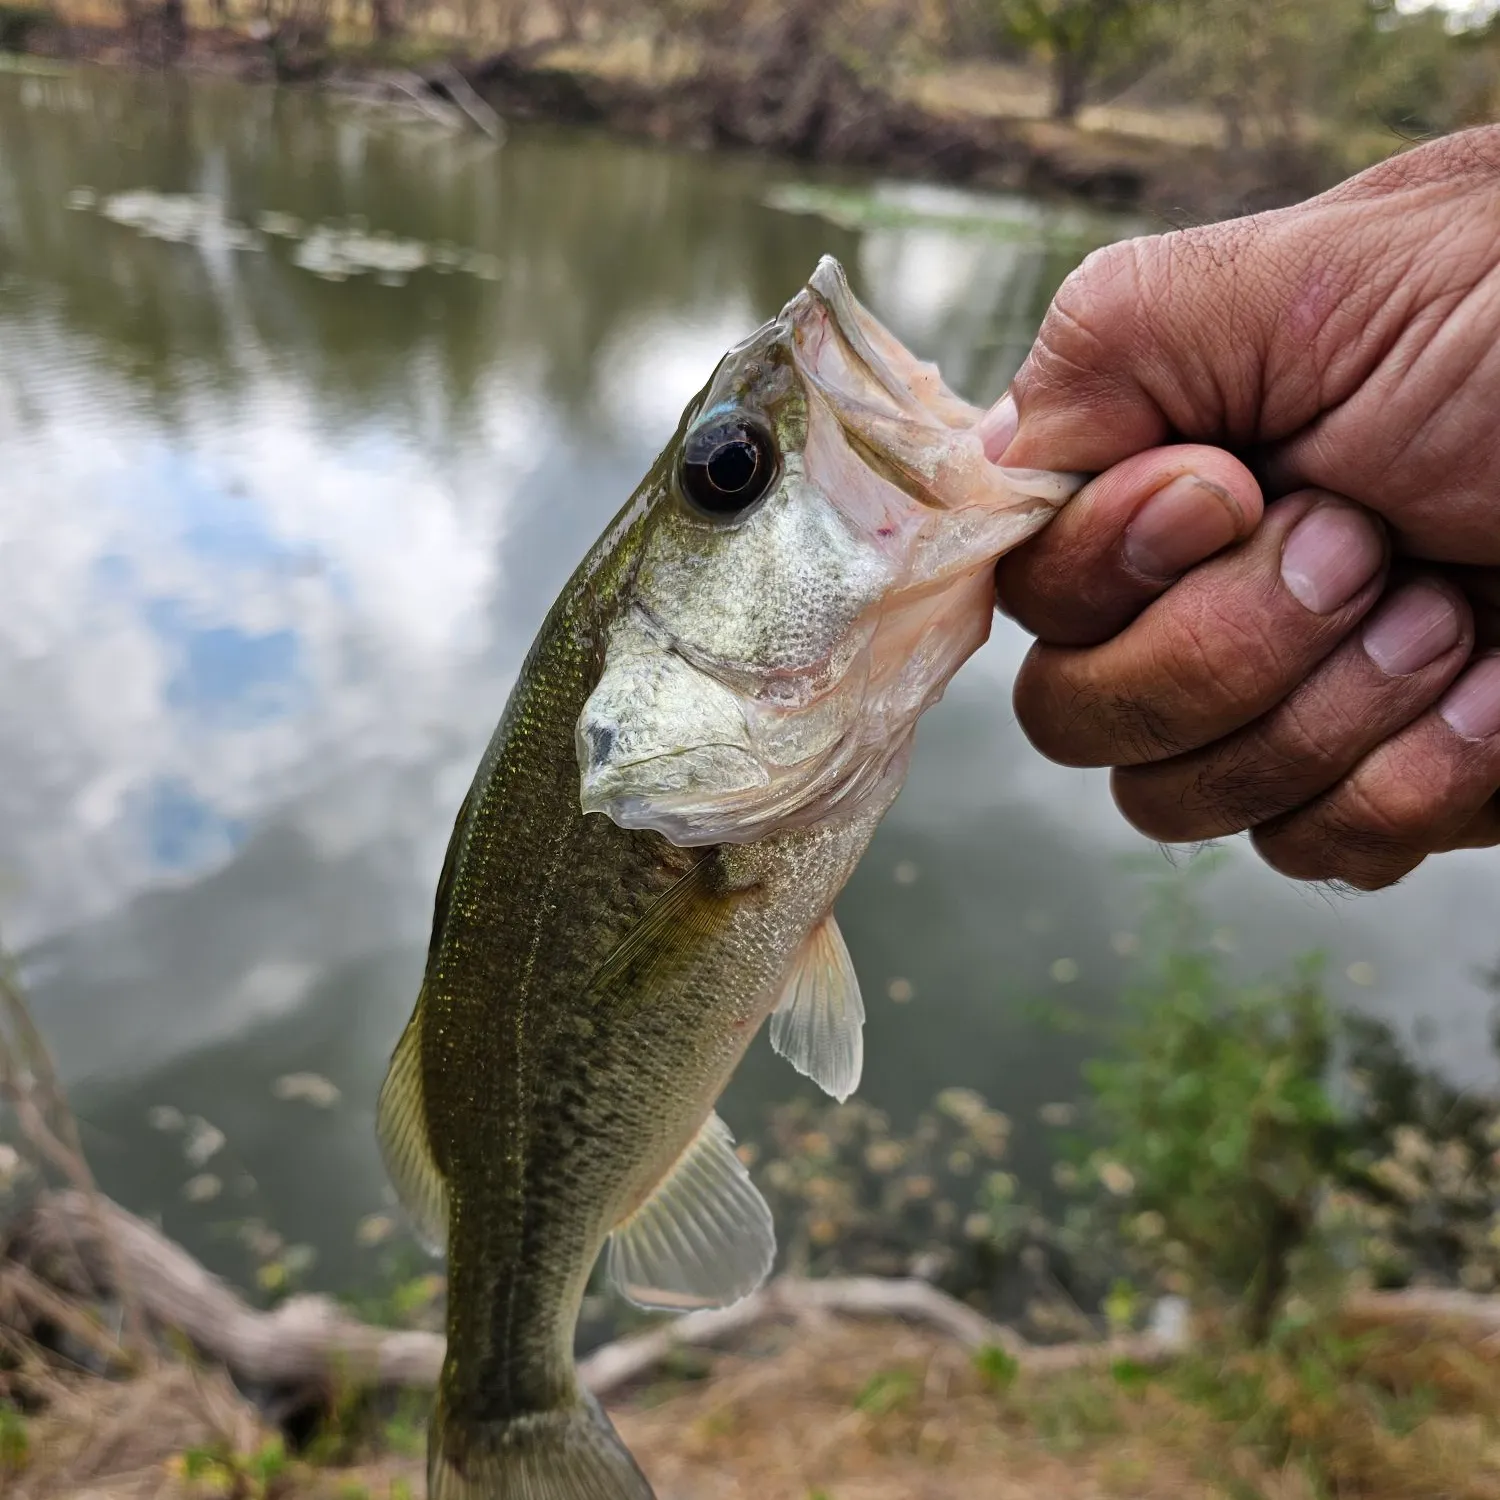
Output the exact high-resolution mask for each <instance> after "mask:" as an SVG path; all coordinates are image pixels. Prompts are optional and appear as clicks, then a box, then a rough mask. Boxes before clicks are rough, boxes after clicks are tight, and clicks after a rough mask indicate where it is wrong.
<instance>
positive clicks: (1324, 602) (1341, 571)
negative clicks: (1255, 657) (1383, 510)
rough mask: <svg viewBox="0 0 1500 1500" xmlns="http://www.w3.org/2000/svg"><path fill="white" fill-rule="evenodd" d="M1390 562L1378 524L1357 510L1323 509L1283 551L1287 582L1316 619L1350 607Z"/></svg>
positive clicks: (1294, 531) (1315, 512)
mask: <svg viewBox="0 0 1500 1500" xmlns="http://www.w3.org/2000/svg"><path fill="white" fill-rule="evenodd" d="M1384 560H1385V548H1384V547H1383V546H1382V544H1381V538H1380V533H1379V531H1377V530H1376V528H1375V523H1374V522H1373V521H1372V520H1370V518H1369V517H1368V516H1366V515H1365V514H1364V512H1363V511H1359V510H1356V509H1355V508H1354V507H1353V506H1352V505H1320V506H1318V507H1317V508H1316V509H1315V510H1312V511H1309V512H1308V514H1307V515H1305V516H1304V517H1303V518H1302V519H1301V520H1300V521H1299V522H1298V523H1297V524H1296V525H1295V526H1294V527H1293V528H1292V532H1291V535H1290V536H1288V537H1287V539H1286V541H1285V543H1284V544H1283V545H1282V549H1281V581H1282V582H1283V583H1284V584H1285V585H1286V586H1287V589H1288V591H1289V592H1290V593H1291V595H1292V597H1293V598H1294V599H1296V600H1297V601H1298V602H1299V603H1301V604H1305V605H1306V606H1307V607H1308V609H1310V610H1311V611H1312V612H1313V613H1314V614H1315V615H1328V614H1332V613H1333V611H1334V610H1336V609H1337V608H1338V607H1339V606H1340V605H1341V604H1347V603H1348V602H1349V601H1350V600H1351V599H1352V598H1353V597H1354V596H1355V595H1356V594H1357V593H1358V592H1359V591H1360V590H1361V589H1362V588H1363V587H1364V586H1365V585H1366V584H1367V583H1368V582H1369V581H1370V580H1371V579H1372V578H1373V577H1374V576H1375V574H1376V573H1377V572H1379V571H1380V565H1381V563H1382V562H1383V561H1384Z"/></svg>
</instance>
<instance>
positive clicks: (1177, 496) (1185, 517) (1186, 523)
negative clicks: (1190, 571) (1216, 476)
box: [1124, 474, 1240, 578]
mask: <svg viewBox="0 0 1500 1500" xmlns="http://www.w3.org/2000/svg"><path fill="white" fill-rule="evenodd" d="M1239 531H1240V513H1239V511H1238V510H1237V509H1236V507H1235V503H1234V501H1233V500H1231V499H1230V498H1229V493H1228V491H1227V490H1222V489H1220V488H1219V486H1218V485H1216V484H1210V483H1209V482H1208V481H1207V480H1206V479H1199V478H1198V476H1197V475H1196V474H1179V475H1178V476H1177V478H1176V479H1174V480H1172V481H1171V482H1170V483H1169V484H1165V485H1163V486H1162V488H1161V489H1159V490H1157V492H1156V493H1155V494H1154V495H1152V496H1151V497H1150V498H1149V499H1148V500H1147V501H1146V503H1145V504H1144V505H1143V506H1141V508H1140V509H1139V510H1138V511H1136V513H1135V515H1134V516H1133V517H1132V518H1131V521H1130V524H1129V525H1128V526H1127V527H1126V528H1125V543H1124V552H1125V561H1126V562H1127V563H1128V564H1129V565H1130V566H1131V567H1132V568H1134V569H1135V571H1136V572H1137V573H1144V574H1145V575H1146V577H1147V578H1175V577H1177V575H1178V574H1179V573H1181V572H1183V571H1184V570H1185V569H1187V568H1190V567H1192V565H1193V564H1194V563H1196V562H1202V561H1203V559H1204V558H1205V557H1209V556H1211V555H1212V554H1213V553H1215V552H1217V551H1218V550H1219V548H1220V547H1227V546H1228V545H1229V544H1230V542H1232V541H1233V540H1234V539H1235V537H1237V536H1238V535H1239Z"/></svg>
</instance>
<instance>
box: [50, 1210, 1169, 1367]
mask: <svg viewBox="0 0 1500 1500" xmlns="http://www.w3.org/2000/svg"><path fill="white" fill-rule="evenodd" d="M101 1236H107V1237H108V1239H109V1241H110V1242H111V1244H112V1247H113V1254H114V1256H115V1258H116V1259H117V1261H118V1263H119V1264H120V1265H121V1267H122V1268H123V1270H124V1273H125V1274H126V1275H127V1276H128V1277H129V1278H130V1280H131V1282H132V1284H133V1288H134V1292H135V1295H136V1297H137V1299H138V1301H139V1303H140V1306H141V1310H142V1311H143V1312H144V1313H145V1315H146V1317H147V1318H148V1319H149V1320H150V1321H151V1322H152V1323H153V1324H155V1325H156V1326H158V1327H161V1328H169V1329H172V1330H174V1331H175V1332H177V1333H179V1334H181V1335H182V1336H183V1337H185V1338H186V1339H187V1340H188V1341H189V1342H190V1343H192V1344H193V1345H194V1346H195V1347H196V1348H197V1349H199V1350H200V1351H201V1352H202V1353H203V1354H204V1355H205V1356H207V1357H208V1358H210V1359H212V1360H214V1361H215V1362H217V1363H219V1364H222V1365H224V1366H225V1367H226V1368H228V1369H229V1370H231V1371H233V1372H234V1374H235V1375H236V1376H238V1377H239V1378H240V1379H241V1380H242V1381H243V1382H246V1383H248V1384H257V1385H266V1386H273V1387H299V1386H300V1387H307V1386H313V1387H329V1386H332V1385H333V1384H335V1383H336V1382H349V1381H357V1382H360V1383H364V1384H370V1385H379V1386H408V1387H415V1388H419V1389H420V1388H431V1387H432V1386H434V1385H435V1384H436V1383H437V1378H438V1372H439V1370H440V1369H441V1367H442V1362H443V1340H442V1338H441V1337H440V1336H439V1335H438V1334H435V1333H424V1332H418V1331H402V1330H397V1329H388V1328H376V1327H372V1326H371V1325H370V1324H367V1323H363V1322H360V1321H359V1320H358V1319H356V1318H353V1317H351V1316H350V1315H349V1314H348V1313H346V1312H345V1311H344V1310H343V1309H342V1308H340V1307H339V1306H338V1304H337V1303H335V1302H333V1301H332V1300H331V1299H329V1298H327V1297H319V1296H298V1297H291V1298H289V1299H288V1300H287V1301H286V1302H283V1303H282V1304H281V1305H280V1306H278V1307H276V1308H273V1309H271V1310H270V1311H267V1312H262V1311H258V1310H257V1309H255V1308H252V1307H251V1306H249V1304H248V1303H246V1302H245V1300H244V1299H243V1298H242V1297H241V1296H240V1295H239V1293H237V1292H236V1291H235V1290H234V1289H233V1288H232V1287H231V1286H230V1285H229V1284H228V1283H227V1282H225V1281H223V1280H221V1279H220V1278H219V1277H217V1276H214V1275H212V1274H211V1273H210V1272H209V1271H207V1270H206V1269H205V1268H204V1267H203V1266H202V1265H201V1264H200V1263H199V1262H198V1261H197V1260H195V1259H194V1258H193V1257H192V1256H191V1255H190V1254H188V1252H187V1251H186V1250H184V1249H183V1248H182V1246H180V1245H178V1244H176V1243H174V1242H173V1241H172V1240H170V1239H168V1238H167V1237H166V1235H164V1234H163V1233H162V1232H161V1231H160V1230H159V1229H157V1228H156V1227H155V1226H154V1225H152V1224H148V1223H147V1222H146V1221H145V1220H144V1219H141V1218H138V1217H137V1216H136V1215H135V1214H132V1213H130V1212H128V1211H127V1210H125V1209H123V1208H121V1207H120V1206H119V1205H118V1204H116V1203H111V1202H109V1201H108V1200H107V1199H101V1200H97V1201H96V1203H95V1204H93V1205H91V1204H90V1203H89V1202H88V1201H87V1200H86V1199H85V1198H84V1196H83V1194H81V1193H76V1192H56V1193H47V1194H44V1195H43V1196H42V1197H41V1198H39V1199H38V1200H37V1202H36V1204H35V1206H34V1208H33V1210H32V1212H31V1215H30V1218H29V1221H28V1223H27V1225H26V1227H25V1231H24V1235H23V1236H22V1238H23V1240H24V1245H25V1253H26V1259H27V1260H28V1261H29V1262H31V1263H32V1264H33V1265H37V1264H45V1263H46V1262H47V1261H48V1260H49V1259H51V1258H53V1257H55V1256H57V1255H60V1254H64V1253H66V1254H69V1255H71V1256H72V1257H74V1258H76V1260H77V1261H79V1262H81V1263H82V1264H83V1266H84V1267H85V1268H86V1269H87V1271H88V1274H89V1275H90V1277H91V1278H92V1279H93V1280H94V1282H95V1285H96V1289H99V1290H103V1289H106V1288H107V1287H108V1285H109V1274H108V1265H109V1262H108V1261H107V1260H106V1256H105V1248H106V1247H105V1246H104V1244H103V1243H102V1240H101ZM828 1316H843V1317H882V1318H896V1319H902V1320H905V1321H908V1322H913V1323H921V1324H924V1325H926V1326H927V1327H930V1328H933V1329H936V1330H937V1331H938V1332H940V1333H942V1334H945V1335H946V1336H947V1337H949V1338H952V1339H954V1340H955V1341H957V1342H958V1343H960V1344H962V1345H963V1346H964V1347H966V1348H970V1349H978V1348H982V1347H984V1346H986V1345H994V1346H996V1347H998V1348H1001V1349H1003V1350H1005V1352H1006V1353H1007V1354H1009V1355H1010V1356H1011V1357H1012V1358H1014V1359H1015V1360H1016V1361H1017V1362H1018V1364H1019V1365H1020V1366H1021V1367H1022V1368H1023V1369H1025V1370H1036V1371H1037V1372H1043V1371H1054V1370H1060V1369H1076V1368H1079V1367H1081V1366H1084V1365H1092V1364H1109V1363H1111V1362H1113V1361H1116V1360H1120V1359H1131V1360H1136V1361H1140V1362H1144V1363H1153V1362H1159V1361H1161V1360H1163V1359H1166V1358H1169V1357H1170V1356H1171V1355H1172V1354H1173V1353H1175V1352H1176V1351H1177V1349H1178V1348H1179V1347H1180V1343H1181V1341H1180V1338H1178V1337H1175V1336H1167V1335H1162V1334H1142V1335H1138V1336H1136V1337H1133V1338H1127V1339H1110V1340H1104V1341H1101V1342H1099V1343H1078V1344H1064V1345H1056V1346H1051V1347H1038V1346H1034V1345H1031V1344H1028V1343H1027V1342H1026V1340H1025V1339H1023V1338H1022V1337H1021V1336H1020V1335H1019V1334H1017V1333H1016V1332H1015V1331H1014V1330H1012V1329H1009V1328H1005V1327H1002V1326H1001V1325H999V1324H997V1323H992V1322H991V1321H990V1320H989V1319H988V1318H986V1317H984V1316H983V1315H982V1314H980V1313H978V1312H976V1311H975V1310H974V1309H973V1308H972V1307H967V1306H965V1305H964V1304H963V1303H962V1302H959V1301H956V1300H955V1299H954V1298H952V1297H949V1296H948V1295H947V1294H946V1293H944V1292H941V1291H939V1290H938V1289H937V1288H936V1287H934V1286H931V1285H930V1284H928V1283H927V1282H925V1281H920V1280H917V1279H915V1278H899V1279H885V1278H880V1277H864V1276H855V1277H840V1278H835V1279H830V1280H826V1281H824V1280H819V1281H811V1280H804V1279H802V1278H799V1277H792V1276H782V1277H778V1278H777V1279H776V1280H775V1281H772V1282H770V1283H768V1284H767V1285H766V1286H764V1287H762V1288H761V1289H760V1290H759V1291H758V1292H755V1293H752V1295H750V1296H749V1297H746V1298H745V1299H744V1300H743V1301H741V1302H737V1303H735V1304H734V1306H732V1307H725V1308H714V1309H706V1310H704V1311H701V1312H693V1313H688V1314H687V1315H685V1316H683V1317H680V1318H674V1319H673V1320H672V1321H671V1322H668V1323H664V1324H662V1325H660V1326H658V1327H655V1328H651V1329H647V1330H646V1331H644V1332H641V1333H636V1334H631V1335H629V1336H627V1337H625V1338H622V1339H618V1340H616V1341H615V1342H614V1343H610V1344H606V1345H604V1346H603V1347H602V1348H599V1349H596V1350H594V1352H593V1353H592V1354H590V1355H589V1356H588V1357H587V1358H586V1359H584V1360H583V1361H582V1363H581V1365H580V1367H579V1368H580V1374H581V1375H582V1377H583V1380H584V1381H585V1383H586V1384H587V1385H588V1386H589V1388H590V1389H591V1390H593V1391H595V1392H596V1393H598V1394H601V1395H603V1394H606V1393H609V1392H611V1391H616V1390H619V1389H620V1388H621V1387H622V1386H625V1385H628V1384H629V1383H630V1382H632V1381H634V1380H639V1379H641V1378H642V1377H644V1376H646V1375H649V1374H650V1373H651V1372H652V1371H653V1370H654V1369H656V1368H657V1367H659V1366H660V1365H661V1364H662V1363H663V1362H664V1361H665V1360H666V1359H667V1358H668V1357H669V1356H670V1355H671V1354H672V1352H673V1351H674V1350H676V1349H679V1348H683V1347H706V1346H710V1345H714V1344H719V1343H723V1342H725V1341H727V1340H731V1339H734V1338H736V1337H739V1336H741V1335H743V1334H745V1333H747V1332H749V1331H751V1330H752V1329H755V1328H757V1327H760V1326H763V1325H767V1324H773V1323H786V1322H791V1323H795V1322H805V1321H808V1320H810V1319H816V1318H819V1317H828Z"/></svg>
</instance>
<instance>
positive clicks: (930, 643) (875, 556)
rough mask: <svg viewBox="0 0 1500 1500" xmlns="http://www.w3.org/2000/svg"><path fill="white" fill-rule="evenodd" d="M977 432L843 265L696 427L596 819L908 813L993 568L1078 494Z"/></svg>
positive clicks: (967, 409) (725, 375)
mask: <svg viewBox="0 0 1500 1500" xmlns="http://www.w3.org/2000/svg"><path fill="white" fill-rule="evenodd" d="M980 415H981V409H980V408H979V407H976V406H974V405H972V404H970V403H969V402H967V401H965V400H963V399H962V398H961V397H959V396H957V395H955V394H954V393H953V392H952V391H951V390H949V388H948V386H947V385H946V384H945V383H944V381H943V378H942V376H941V374H940V373H939V372H938V369H937V367H936V366H935V365H933V364H931V363H929V362H927V361H924V360H921V359H918V358H917V357H916V356H915V355H914V354H912V353H911V352H910V351H909V350H908V349H907V348H906V347H905V345H904V344H902V342H901V341H900V340H899V339H897V338H896V337H895V335H893V334H892V333H890V332H889V331H888V330H887V329H886V328H885V327H884V326H882V324H881V323H880V322H879V320H878V319H877V318H875V317H874V316H873V315H872V314H871V313H870V312H869V311H867V310H866V309H865V308H864V307H862V306H861V305H860V303H859V301H858V300H857V299H856V298H855V296H854V294H853V292H852V291H851V289H850V287H849V283H848V280H847V278H846V277H845V275H844V272H843V270H842V268H841V267H840V266H839V264H838V262H837V261H835V260H833V259H831V258H828V257H825V258H824V259H823V260H822V261H821V262H820V263H819V264H818V267H817V269H816V270H815V271H814V272H813V274H812V276H811V277H810V278H809V279H808V282H807V284H806V285H805V286H804V287H803V288H802V289H801V290H800V291H798V292H797V294H796V295H795V296H794V297H792V298H791V299H790V301H788V302H787V304H786V305H785V306H784V307H783V308H782V310H781V312H780V314H779V315H778V316H777V317H776V318H774V319H772V320H771V321H770V322H769V323H767V324H765V325H764V326H763V327H762V328H760V329H759V330H757V332H756V333H755V334H753V335H752V336H751V337H750V338H748V339H747V340H745V341H744V342H743V343H742V344H740V345H739V346H738V347H737V348H736V349H735V350H732V351H731V352H730V354H729V355H727V356H726V357H725V359H724V361H722V362H721V364H720V367H719V369H718V370H717V371H716V372H715V375H714V377H713V380H712V381H711V382H710V384H709V386H708V387H707V388H706V389H705V392H704V393H703V395H702V396H701V397H700V399H699V402H698V403H695V405H694V407H692V408H690V410H689V415H688V417H687V419H686V421H685V424H684V427H683V429H682V431H681V432H680V434H679V437H678V441H677V449H676V452H675V455H674V457H673V461H672V463H671V464H670V465H669V466H668V467H667V468H666V469H665V470H664V471H663V475H664V479H663V485H664V487H663V489H662V491H661V493H660V494H659V497H658V499H657V501H656V502H655V503H656V505H657V506H658V507H659V510H658V511H657V512H655V513H653V514H654V519H655V520H656V522H657V525H656V529H655V530H654V531H653V533H652V536H651V539H650V542H649V543H648V544H647V547H646V549H645V551H644V553H643V555H642V558H641V560H640V564H639V566H638V569H637V571H636V573H635V576H634V583H633V588H632V594H631V597H630V599H629V601H628V603H627V606H626V608H625V610H624V611H623V613H622V614H621V615H620V616H619V617H618V618H617V620H616V622H615V624H614V625H613V627H612V628H611V633H610V637H609V641H608V644H607V649H606V657H605V663H604V669H603V672H602V674H601V676H600V679H599V681H598V683H597V684H596V686H595V688H594V691H593V693H592V694H591V695H590V698H589V700H588V702H587V703H586V704H585V705H584V708H583V712H582V714H581V715H580V718H579V721H578V727H577V746H578V764H579V771H580V774H581V803H582V806H583V808H584V810H585V811H587V812H601V813H604V814H605V815H606V816H608V817H609V818H611V819H612V820H613V821H614V822H616V823H617V824H620V825H621V826H624V827H630V828H650V829H654V830H655V831H657V832H658V833H661V834H662V835H663V836H664V837H666V838H667V839H669V840H670V841H671V842H673V843H677V844H691V845H701V844H711V843H751V842H755V841H756V840H759V839H761V838H764V837H766V836H768V835H770V834H773V833H776V832H778V831H783V830H789V829H793V828H802V827H807V826H809V825H811V824H815V823H817V822H818V821H819V820H820V819H823V818H828V817H834V816H843V815H845V814H846V813H847V812H848V811H850V810H851V809H852V808H853V807H854V806H855V805H857V804H860V803H863V802H867V801H868V800H869V799H872V798H873V799H880V798H888V797H891V796H894V795H895V789H896V788H897V787H899V784H900V780H901V778H902V776H903V775H904V769H905V765H906V756H907V753H908V744H909V741H910V738H911V734H912V731H913V729H914V727H915V724H916V721H917V719H918V718H919V717H920V715H921V714H922V713H923V712H924V711H925V710H926V709H927V708H928V707H930V706H931V705H932V704H933V703H935V702H936V701H937V700H938V698H939V697H940V696H941V695H942V692H943V688H944V686H945V684H946V683H947V681H948V679H949V678H950V677H951V676H952V675H953V673H954V672H955V671H956V670H957V669H958V667H959V666H960V665H961V664H962V662H963V661H964V660H965V659H967V657H968V656H969V655H971V654H972V653H973V651H974V650H976V649H977V648H978V646H979V645H980V644H982V643H983V641H984V640H985V638H986V636H987V635H988V633H989V628H990V621H991V618H992V615H993V605H994V589H993V583H992V581H991V577H990V571H991V568H992V566H993V564H994V562H995V560H996V559H997V558H998V557H999V556H1000V555H1001V554H1002V553H1004V552H1006V551H1007V550H1009V548H1011V547H1012V546H1015V545H1016V544H1017V543H1019V542H1021V541H1023V540H1025V539H1026V538H1027V537H1028V536H1030V535H1032V534H1033V533H1034V532H1036V531H1037V530H1039V529H1040V528H1041V527H1042V526H1043V525H1045V524H1046V522H1047V520H1048V519H1050V517H1051V516H1052V514H1053V513H1054V512H1055V510H1056V508H1057V507H1058V506H1059V505H1060V504H1062V503H1063V501H1065V500H1066V499H1067V498H1068V497H1069V496H1070V495H1071V494H1072V493H1073V492H1074V491H1075V490H1076V489H1077V488H1078V486H1079V484H1080V483H1081V478H1080V477H1079V476H1074V475H1060V474H1051V473H1043V472H1036V471H1030V470H1011V469H1002V468H998V467H997V466H996V465H994V464H992V463H990V462H989V460H988V459H987V458H986V456H985V453H984V446H983V443H982V441H981V440H980V438H979V435H978V433H977V431H976V423H977V421H978V419H979V417H980ZM721 455H722V456H724V459H725V462H724V467H723V469H722V477H723V479H724V486H727V487H720V488H718V489H715V488H714V487H713V486H712V485H706V482H705V473H707V474H709V475H711V474H712V473H713V472H714V468H713V466H714V464H715V463H716V462H718V461H719V458H720V456H721ZM730 460H733V461H732V462H731V461H730ZM757 466H758V467H757ZM756 473H760V474H762V475H765V476H768V477H767V478H766V479H765V481H764V482H763V483H761V484H760V485H759V486H758V487H757V486H755V485H753V484H751V483H750V481H749V479H744V486H745V493H746V494H747V495H749V499H748V500H747V501H746V503H745V504H744V505H743V506H737V504H736V502H735V494H736V493H737V490H736V486H737V485H738V484H739V483H740V481H741V479H742V477H743V476H751V475H754V474H756Z"/></svg>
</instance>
